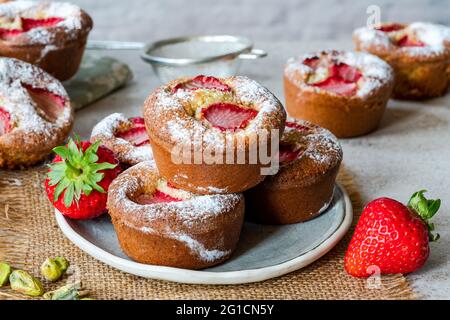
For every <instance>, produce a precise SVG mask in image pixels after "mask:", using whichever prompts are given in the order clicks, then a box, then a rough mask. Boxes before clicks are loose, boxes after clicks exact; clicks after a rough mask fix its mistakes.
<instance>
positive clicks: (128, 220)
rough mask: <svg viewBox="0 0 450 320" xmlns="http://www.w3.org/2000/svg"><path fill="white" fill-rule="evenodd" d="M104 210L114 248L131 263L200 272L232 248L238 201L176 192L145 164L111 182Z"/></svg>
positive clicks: (240, 214)
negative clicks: (113, 236) (110, 224)
mask: <svg viewBox="0 0 450 320" xmlns="http://www.w3.org/2000/svg"><path fill="white" fill-rule="evenodd" d="M108 210H109V214H110V215H111V218H112V222H113V224H114V228H115V230H116V232H117V236H118V238H119V242H120V245H121V247H122V249H123V250H124V252H125V253H126V254H127V255H128V256H129V257H130V258H132V259H133V260H135V261H138V262H140V263H146V264H156V265H163V266H170V267H177V268H186V269H201V268H206V267H209V266H212V265H215V264H218V263H221V262H223V261H225V260H226V259H228V258H229V257H230V255H231V254H232V252H233V250H234V249H235V247H236V244H237V242H238V239H239V236H240V232H241V228H242V223H243V219H244V197H243V196H242V194H226V195H203V196H201V195H196V194H193V193H191V192H188V191H184V190H180V189H177V188H176V187H174V186H173V185H172V184H170V183H168V182H167V180H165V179H164V178H162V177H161V176H160V175H159V172H158V169H157V168H156V166H155V163H154V162H153V161H146V162H141V163H139V164H137V165H135V166H133V167H131V168H129V169H128V170H126V171H125V172H123V173H122V174H121V175H119V177H118V178H117V179H116V180H114V181H113V183H112V184H111V186H110V187H109V191H108Z"/></svg>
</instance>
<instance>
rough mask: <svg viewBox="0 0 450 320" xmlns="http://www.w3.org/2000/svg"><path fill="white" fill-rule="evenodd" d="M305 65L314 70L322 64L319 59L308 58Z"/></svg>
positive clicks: (304, 62) (304, 61)
mask: <svg viewBox="0 0 450 320" xmlns="http://www.w3.org/2000/svg"><path fill="white" fill-rule="evenodd" d="M303 64H304V65H307V66H308V67H310V68H312V69H316V68H317V67H318V66H319V64H320V58H319V57H311V58H306V59H305V60H303Z"/></svg>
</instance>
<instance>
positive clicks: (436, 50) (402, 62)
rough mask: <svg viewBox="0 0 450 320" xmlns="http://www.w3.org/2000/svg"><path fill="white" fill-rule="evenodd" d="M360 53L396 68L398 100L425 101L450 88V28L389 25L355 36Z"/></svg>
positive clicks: (396, 93) (360, 32)
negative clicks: (366, 53)
mask: <svg viewBox="0 0 450 320" xmlns="http://www.w3.org/2000/svg"><path fill="white" fill-rule="evenodd" d="M353 41H354V43H355V45H356V49H357V50H363V51H367V52H370V53H372V54H375V55H377V56H379V57H380V58H382V59H383V60H385V61H386V62H387V63H389V64H390V65H391V66H392V68H393V69H394V73H395V86H394V93H393V95H394V97H395V98H400V99H424V98H432V97H437V96H441V95H444V94H445V93H447V91H448V88H449V86H450V28H449V27H446V26H442V25H437V24H432V23H424V22H414V23H411V24H399V23H385V24H381V25H380V26H379V27H378V28H368V27H365V28H359V29H357V30H355V32H354V33H353Z"/></svg>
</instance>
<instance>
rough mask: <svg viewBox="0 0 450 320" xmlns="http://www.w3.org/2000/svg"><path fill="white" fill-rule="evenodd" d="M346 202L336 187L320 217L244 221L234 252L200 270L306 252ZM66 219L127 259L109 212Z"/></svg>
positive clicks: (243, 266) (253, 264)
mask: <svg viewBox="0 0 450 320" xmlns="http://www.w3.org/2000/svg"><path fill="white" fill-rule="evenodd" d="M345 206H346V204H345V199H344V195H343V193H342V191H341V190H340V189H339V188H336V189H335V194H334V198H333V202H332V203H331V204H330V206H329V207H328V209H327V210H326V211H325V212H324V213H323V214H322V215H320V216H319V217H317V218H315V219H312V220H310V221H307V222H305V223H297V224H291V225H281V226H264V225H258V224H254V223H245V224H244V227H243V230H242V234H241V237H240V239H239V243H238V246H237V248H236V251H235V252H234V253H233V256H232V257H231V258H230V259H229V260H227V261H226V262H225V263H223V264H220V265H218V266H215V267H211V268H207V269H204V270H202V271H207V272H229V271H243V270H249V269H261V268H267V267H271V266H276V265H280V264H282V263H285V262H287V261H290V260H293V259H295V258H297V257H299V256H302V255H305V254H306V253H308V252H311V251H312V250H314V249H316V248H317V247H318V246H319V245H321V244H322V243H323V242H324V241H325V240H327V239H328V238H330V236H331V235H332V234H334V233H335V232H336V231H337V230H338V229H339V228H340V227H341V225H342V223H343V221H344V217H345V214H346V212H347V214H351V212H348V209H346V207H345ZM346 210H347V211H346ZM66 221H67V223H68V224H69V225H70V227H71V228H72V229H73V230H74V231H75V232H76V233H78V234H79V235H81V236H82V237H83V238H84V239H86V240H88V241H89V242H91V243H92V244H93V245H95V246H97V247H99V248H100V249H102V250H104V251H106V252H108V253H110V254H113V255H115V256H117V257H120V258H123V259H126V260H130V259H129V258H128V257H127V256H126V255H125V254H124V253H123V252H122V250H121V249H120V245H119V242H118V240H117V237H116V233H115V232H114V227H113V225H112V223H111V220H110V218H109V216H107V215H103V216H102V217H100V218H97V219H94V220H89V221H78V220H71V219H66ZM329 249H331V248H328V250H329ZM328 250H327V251H328ZM261 272H262V271H261Z"/></svg>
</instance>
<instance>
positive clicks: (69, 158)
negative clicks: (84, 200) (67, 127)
mask: <svg viewBox="0 0 450 320" xmlns="http://www.w3.org/2000/svg"><path fill="white" fill-rule="evenodd" d="M75 140H76V142H75V141H74V140H73V139H69V142H68V144H67V146H59V147H56V148H54V149H53V152H55V153H56V154H57V155H59V156H60V157H61V158H62V159H63V161H62V162H55V163H52V164H50V165H49V168H50V171H49V172H48V178H49V180H50V181H49V185H50V186H56V188H55V192H54V198H53V201H54V202H56V201H57V200H58V199H59V196H60V195H61V194H62V193H63V192H64V191H65V193H64V205H65V206H66V208H69V207H70V206H71V205H72V203H73V201H74V200H75V202H76V203H77V204H78V201H79V200H80V197H81V195H82V194H85V195H86V196H89V195H90V194H91V192H92V190H97V191H98V192H101V193H104V192H105V190H104V189H103V188H102V187H101V186H100V185H98V182H100V181H102V180H103V177H104V174H103V173H100V172H99V171H102V170H109V169H114V168H115V167H116V166H117V164H112V163H108V162H103V163H97V161H98V159H99V158H98V156H97V150H98V148H99V146H100V141H97V142H96V143H94V144H91V145H90V146H89V147H88V148H86V150H85V151H83V148H82V143H81V142H80V140H79V138H78V137H77V136H75Z"/></svg>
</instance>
